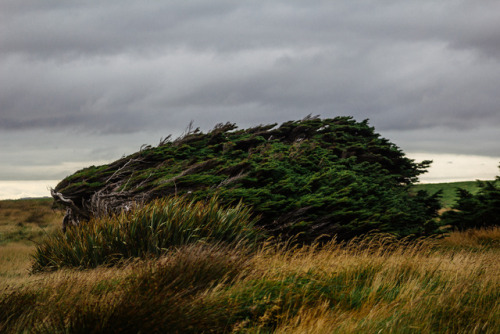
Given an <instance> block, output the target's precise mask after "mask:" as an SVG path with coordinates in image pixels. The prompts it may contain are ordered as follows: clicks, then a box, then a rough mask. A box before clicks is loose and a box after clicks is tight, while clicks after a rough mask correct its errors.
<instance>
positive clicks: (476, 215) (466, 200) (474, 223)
mask: <svg viewBox="0 0 500 334" xmlns="http://www.w3.org/2000/svg"><path fill="white" fill-rule="evenodd" d="M477 186H478V188H479V190H478V191H477V193H476V194H473V193H471V192H470V191H467V190H466V189H462V188H459V189H458V190H457V195H458V200H457V203H456V204H455V205H454V206H453V209H454V210H453V211H447V212H445V213H444V214H443V215H442V221H443V223H445V224H447V225H451V226H453V227H455V228H457V229H459V230H461V231H463V230H467V229H471V228H480V227H490V226H500V176H497V179H496V181H477Z"/></svg>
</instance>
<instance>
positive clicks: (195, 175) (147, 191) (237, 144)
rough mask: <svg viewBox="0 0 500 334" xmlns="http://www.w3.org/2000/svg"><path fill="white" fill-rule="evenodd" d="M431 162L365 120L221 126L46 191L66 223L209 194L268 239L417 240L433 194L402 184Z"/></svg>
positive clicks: (434, 205) (429, 229) (432, 229)
mask: <svg viewBox="0 0 500 334" xmlns="http://www.w3.org/2000/svg"><path fill="white" fill-rule="evenodd" d="M429 164H430V161H424V162H421V163H416V162H414V161H413V160H411V159H409V158H407V157H406V156H405V154H404V153H403V152H402V150H400V149H399V148H398V147H397V146H396V145H395V144H393V143H391V142H390V141H389V140H387V139H385V138H382V137H381V136H380V135H379V134H377V133H376V132H375V130H374V128H373V127H371V126H369V124H368V121H367V120H364V121H362V122H357V121H355V120H354V119H353V118H352V117H335V118H329V119H320V118H318V117H306V118H305V119H303V120H298V121H288V122H285V123H283V124H281V125H280V126H277V124H270V125H261V126H258V127H254V128H249V129H244V130H239V129H237V127H236V125H235V124H232V123H226V124H218V125H217V126H215V128H214V129H213V130H211V131H209V132H208V133H203V132H201V131H200V130H199V129H195V130H192V129H189V131H187V132H186V133H185V134H184V135H183V136H181V137H180V138H178V139H176V140H170V138H167V139H165V140H162V141H161V142H160V144H159V145H158V146H157V147H151V146H147V147H143V148H141V150H140V151H139V152H136V153H134V154H132V155H130V156H127V157H123V158H122V159H119V160H117V161H115V162H112V163H110V164H107V165H103V166H97V167H96V166H91V167H88V168H85V169H82V170H80V171H78V172H76V173H75V174H73V175H70V176H68V177H67V178H65V179H64V180H62V181H61V182H60V183H59V184H58V185H57V186H56V188H55V189H54V190H53V192H52V193H53V197H54V199H55V201H56V202H57V203H58V204H60V205H62V206H64V207H67V208H68V209H69V210H68V215H67V217H66V218H65V219H67V220H71V221H74V222H76V221H78V220H79V221H81V220H86V219H89V218H91V217H92V216H98V215H103V214H109V213H111V212H116V211H120V210H123V209H127V208H129V207H130V206H132V205H136V203H144V202H148V201H151V200H153V199H155V198H159V197H164V196H169V195H177V196H188V197H191V198H193V199H196V200H203V199H206V198H210V197H212V196H214V195H217V196H218V198H219V200H220V201H221V202H223V203H224V204H228V205H229V204H236V203H238V202H240V201H241V202H243V203H244V204H246V205H248V206H250V207H251V208H252V210H253V213H254V214H255V215H256V216H257V217H258V225H259V226H261V227H262V228H263V229H264V230H265V231H267V232H268V233H269V234H273V235H281V236H283V237H291V236H295V235H297V234H298V235H299V237H298V238H299V239H301V240H314V239H316V238H318V237H320V236H323V235H329V236H334V235H336V236H337V238H339V239H347V238H351V237H354V236H357V235H360V234H363V233H366V232H369V231H372V230H378V231H381V232H389V233H393V234H396V235H397V236H400V237H404V236H410V235H412V236H422V235H429V234H433V233H437V232H438V223H437V222H436V220H435V217H436V216H437V210H438V209H439V203H438V196H439V194H434V195H429V194H428V193H426V192H424V191H420V192H418V193H417V194H413V193H412V192H411V191H410V186H411V185H412V184H413V183H414V182H415V181H417V180H418V176H419V175H420V174H422V173H424V172H425V171H426V168H427V167H428V166H429Z"/></svg>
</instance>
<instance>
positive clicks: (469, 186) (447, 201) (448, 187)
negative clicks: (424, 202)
mask: <svg viewBox="0 0 500 334" xmlns="http://www.w3.org/2000/svg"><path fill="white" fill-rule="evenodd" d="M457 188H462V189H465V190H467V191H469V192H471V193H472V194H476V193H477V191H478V190H479V187H478V185H477V182H476V181H463V182H448V183H423V184H416V185H414V189H415V191H419V190H425V191H427V192H428V193H430V194H434V193H435V192H437V191H439V190H440V189H441V190H443V196H442V198H441V205H442V206H443V207H444V208H450V207H451V206H452V205H453V204H455V201H456V199H457Z"/></svg>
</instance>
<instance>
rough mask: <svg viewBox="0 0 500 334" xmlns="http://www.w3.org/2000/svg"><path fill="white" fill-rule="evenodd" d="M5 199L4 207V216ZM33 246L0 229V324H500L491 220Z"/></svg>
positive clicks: (168, 327)
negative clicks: (417, 235) (101, 262)
mask: <svg viewBox="0 0 500 334" xmlns="http://www.w3.org/2000/svg"><path fill="white" fill-rule="evenodd" d="M0 205H1V206H0V212H2V213H0V217H2V218H0V219H2V220H1V222H2V225H1V227H2V238H3V235H4V233H5V232H3V231H9V232H8V234H5V235H9V236H13V235H18V234H19V233H17V234H16V232H15V231H16V229H18V228H19V227H20V226H16V224H17V223H19V222H21V223H22V224H23V225H24V226H25V228H26V235H29V236H30V237H29V238H31V239H34V240H35V241H36V239H37V238H38V230H37V228H38V226H39V225H37V224H36V223H31V222H27V221H26V220H27V217H28V216H29V215H30V212H29V211H30V210H29V209H28V208H27V207H25V209H24V210H23V209H19V208H16V209H14V207H16V206H20V207H23V205H20V204H19V203H8V205H7V204H5V203H4V202H0ZM28 206H29V205H28ZM45 208H50V205H48V203H44V206H43V205H42V206H40V207H39V208H38V209H37V210H40V211H39V212H47V213H46V214H45V215H44V217H45V219H46V224H47V225H46V226H45V227H44V229H45V230H47V233H51V232H50V231H51V230H56V229H57V228H59V220H60V217H58V216H57V214H54V215H53V216H52V214H53V213H51V211H50V210H49V211H45ZM4 209H8V210H11V212H12V213H10V214H7V216H8V217H10V218H9V219H10V223H9V222H7V221H8V219H6V218H5V216H6V215H4V214H3V210H4ZM13 210H18V211H13ZM33 211H35V209H34V210H33ZM16 212H17V213H16ZM52 219H53V220H52ZM33 224H34V225H33ZM44 224H45V223H44ZM11 225H14V226H11ZM23 233H24V232H23ZM44 233H45V232H44ZM33 251H34V245H33V244H32V243H30V242H29V241H26V239H23V238H21V237H9V238H5V239H2V245H0V277H1V283H0V332H2V333H4V332H5V333H19V332H27V333H63V332H64V333H120V332H121V333H137V332H144V333H156V332H157V333H200V332H206V333H210V332H215V333H224V332H227V333H231V332H232V333H498V332H499V329H500V302H499V300H500V261H498V259H499V258H500V229H499V228H493V229H489V230H474V231H468V232H454V233H451V234H450V235H448V236H447V237H446V238H443V239H438V240H420V241H413V242H406V241H398V240H394V239H392V238H390V237H388V236H374V237H372V238H363V239H356V240H353V241H351V242H350V243H347V244H346V243H336V242H331V243H329V244H327V245H323V246H322V247H318V246H307V247H301V248H297V247H288V246H287V245H273V244H271V243H269V244H265V245H262V246H261V247H260V248H259V249H258V250H252V251H249V250H248V249H246V248H244V247H242V246H227V245H223V244H216V245H214V244H204V243H197V244H192V245H185V246H179V247H176V248H175V249H174V250H172V251H170V252H169V253H167V254H165V255H164V256H162V257H161V258H159V259H153V258H150V259H134V260H130V261H128V262H125V263H122V264H121V265H119V266H115V267H98V268H96V269H90V270H75V269H64V270H57V271H54V272H49V273H39V274H29V268H30V266H31V261H32V260H31V257H30V254H31V253H32V252H33Z"/></svg>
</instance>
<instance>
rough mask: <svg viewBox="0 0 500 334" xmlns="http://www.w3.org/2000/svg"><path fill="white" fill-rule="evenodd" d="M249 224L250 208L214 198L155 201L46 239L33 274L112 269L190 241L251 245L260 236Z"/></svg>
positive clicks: (37, 252) (176, 198) (37, 254)
mask: <svg viewBox="0 0 500 334" xmlns="http://www.w3.org/2000/svg"><path fill="white" fill-rule="evenodd" d="M254 224H255V219H254V218H252V216H251V213H250V210H249V209H248V208H246V207H244V206H243V205H242V204H241V203H240V204H238V205H237V206H235V207H231V208H225V207H222V206H220V205H219V204H218V202H217V198H215V197H214V198H211V199H210V200H209V201H207V202H202V201H198V202H196V201H192V200H188V199H186V198H181V197H170V198H163V199H158V200H156V201H153V202H150V203H148V204H146V205H144V206H141V207H137V208H135V209H133V210H130V211H129V212H127V213H122V214H120V215H116V216H113V217H103V218H97V219H92V220H90V221H89V222H86V223H83V224H82V225H81V226H79V227H78V228H74V229H70V230H68V231H67V232H66V233H65V234H63V233H62V232H59V233H55V234H52V235H50V236H48V237H47V238H46V239H44V240H43V241H42V242H40V243H39V244H38V245H37V247H36V252H35V254H34V260H35V262H34V265H33V271H34V272H37V271H47V270H54V269H58V268H62V267H78V268H95V267H97V266H99V265H113V264H116V263H118V262H120V261H123V259H129V258H136V257H142V258H144V257H148V256H158V255H161V254H163V253H165V252H166V251H168V250H170V249H171V248H172V247H175V246H181V245H187V244H190V243H194V242H205V243H213V242H215V243H217V242H226V243H242V242H243V243H252V242H255V241H256V240H257V239H258V238H259V237H260V236H261V234H260V232H259V231H258V230H257V228H256V227H254Z"/></svg>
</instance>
